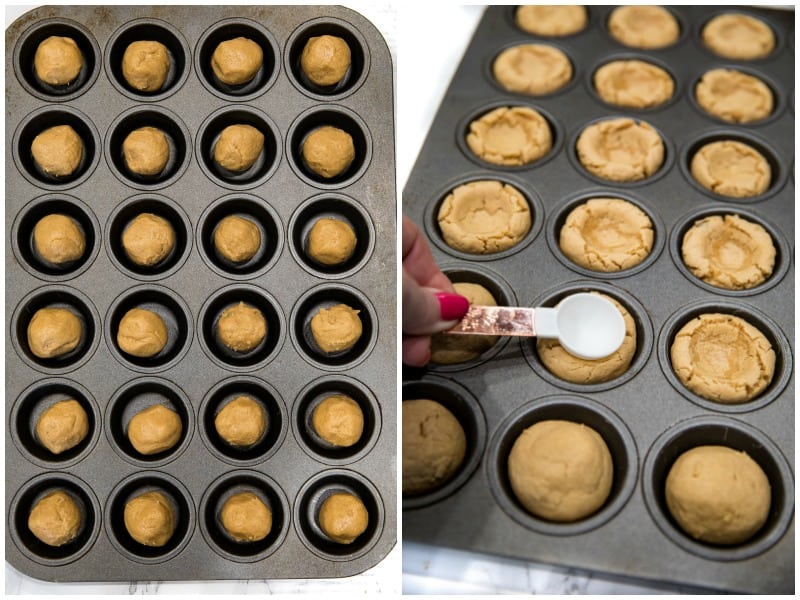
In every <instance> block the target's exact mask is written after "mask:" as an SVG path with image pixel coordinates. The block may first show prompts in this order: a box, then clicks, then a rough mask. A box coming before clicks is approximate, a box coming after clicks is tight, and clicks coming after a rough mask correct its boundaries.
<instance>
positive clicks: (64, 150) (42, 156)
mask: <svg viewBox="0 0 800 600" xmlns="http://www.w3.org/2000/svg"><path fill="white" fill-rule="evenodd" d="M31 154H32V155H33V160H35V161H36V164H37V165H39V168H41V169H42V171H44V172H45V173H47V174H48V175H53V176H55V177H68V176H70V175H72V174H73V173H75V171H76V169H77V168H78V166H80V164H81V159H82V158H83V140H82V139H81V136H79V135H78V134H77V133H76V132H75V130H74V129H73V128H72V127H70V126H69V125H56V126H55V127H50V128H49V129H45V130H44V131H43V132H42V133H40V134H39V135H37V136H36V137H35V138H33V142H32V143H31Z"/></svg>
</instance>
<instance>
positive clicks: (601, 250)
mask: <svg viewBox="0 0 800 600" xmlns="http://www.w3.org/2000/svg"><path fill="white" fill-rule="evenodd" d="M559 246H560V248H561V251H562V252H563V253H564V254H565V255H566V257H567V258H569V259H570V260H571V261H572V262H574V263H575V264H576V265H579V266H581V267H584V268H585V269H591V270H592V271H602V272H606V273H610V272H614V271H622V270H624V269H630V268H631V267H635V266H636V265H638V264H639V263H641V262H642V261H643V260H644V259H645V258H647V257H648V255H649V254H650V250H652V248H653V224H652V222H651V221H650V217H648V216H647V214H645V212H644V211H643V210H642V209H640V208H639V207H638V206H636V205H635V204H632V203H630V202H627V201H626V200H621V199H619V198H592V199H591V200H588V201H586V202H585V203H583V204H581V205H579V206H577V207H575V208H574V209H572V211H571V212H570V213H569V215H567V220H566V221H565V222H564V225H563V226H562V227H561V234H560V238H559Z"/></svg>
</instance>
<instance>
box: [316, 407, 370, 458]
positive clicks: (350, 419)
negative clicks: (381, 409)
mask: <svg viewBox="0 0 800 600" xmlns="http://www.w3.org/2000/svg"><path fill="white" fill-rule="evenodd" d="M311 423H312V425H313V426H314V431H316V432H317V435H318V436H319V437H321V438H322V439H323V440H325V441H326V442H328V443H329V444H333V445H334V446H341V447H344V448H347V447H350V446H352V445H353V444H355V443H356V442H358V440H360V439H361V434H362V433H363V432H364V413H363V412H362V411H361V407H360V406H359V405H358V402H356V401H355V400H353V399H352V398H349V397H348V396H344V395H341V394H336V395H334V396H328V397H327V398H325V399H324V400H323V401H322V402H320V403H319V404H318V405H317V406H316V408H315V409H314V412H313V413H312V414H311Z"/></svg>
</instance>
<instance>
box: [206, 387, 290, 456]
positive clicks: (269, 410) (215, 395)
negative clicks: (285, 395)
mask: <svg viewBox="0 0 800 600" xmlns="http://www.w3.org/2000/svg"><path fill="white" fill-rule="evenodd" d="M239 396H246V397H248V398H251V399H252V400H254V401H255V402H256V403H257V404H258V405H259V408H260V409H261V410H262V411H263V412H264V417H265V421H266V429H265V430H264V433H263V434H262V435H261V437H259V439H258V440H257V441H256V442H255V443H254V444H252V445H249V446H236V445H234V444H230V443H228V442H227V441H226V440H225V439H223V438H222V436H221V435H220V434H219V432H218V431H217V428H216V426H215V424H214V421H215V419H216V418H217V415H218V414H219V412H220V411H221V410H222V409H223V408H225V406H226V405H227V404H228V403H229V402H231V401H232V400H234V399H236V398H238V397H239ZM288 428H289V423H288V416H287V412H286V405H285V404H284V401H283V399H282V398H281V396H280V394H279V393H278V391H277V390H276V389H275V388H273V387H272V386H271V385H270V384H268V383H267V382H266V381H263V380H261V379H258V378H256V377H246V376H239V377H231V378H229V379H225V380H223V381H221V382H219V383H218V384H217V385H215V386H214V387H213V388H211V389H210V390H209V391H208V393H207V394H206V396H205V398H203V403H202V404H201V405H200V436H201V437H202V438H203V442H205V444H206V446H208V448H209V450H211V452H213V453H214V454H216V455H217V456H218V457H219V458H220V459H222V460H224V461H225V462H229V463H233V464H237V465H255V464H258V463H261V462H263V461H265V460H267V459H269V458H270V457H271V456H272V455H273V454H275V452H277V451H278V449H279V448H280V446H281V444H282V443H283V440H284V438H285V437H286V431H287V429H288Z"/></svg>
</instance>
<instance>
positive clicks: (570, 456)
mask: <svg viewBox="0 0 800 600" xmlns="http://www.w3.org/2000/svg"><path fill="white" fill-rule="evenodd" d="M508 478H509V481H510V482H511V489H512V490H513V491H514V495H515V496H516V497H517V499H518V500H519V501H520V503H521V504H522V505H523V506H524V507H525V508H526V509H527V510H528V511H529V512H531V513H532V514H533V515H535V516H537V517H541V518H543V519H547V520H548V521H556V522H562V523H569V522H573V521H578V520H580V519H584V518H586V517H588V516H590V515H591V514H593V513H595V512H596V511H597V510H598V509H599V508H600V507H602V506H603V504H604V503H605V501H606V499H607V498H608V495H609V493H610V492H611V484H612V483H613V481H614V463H613V461H612V460H611V453H610V452H609V450H608V446H607V445H606V443H605V441H604V440H603V438H602V437H601V436H600V434H598V433H597V432H596V431H595V430H594V429H592V428H591V427H587V426H586V425H582V424H579V423H573V422H571V421H558V420H551V421H540V422H538V423H536V424H534V425H532V426H531V427H528V428H527V429H526V430H525V431H523V432H522V433H521V434H520V436H519V437H518V438H517V440H516V441H515V442H514V446H513V447H512V448H511V452H510V453H509V455H508Z"/></svg>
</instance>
